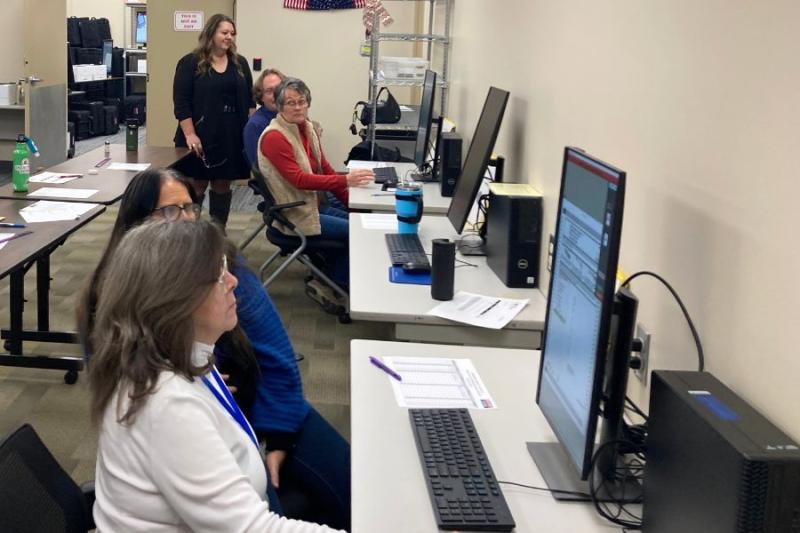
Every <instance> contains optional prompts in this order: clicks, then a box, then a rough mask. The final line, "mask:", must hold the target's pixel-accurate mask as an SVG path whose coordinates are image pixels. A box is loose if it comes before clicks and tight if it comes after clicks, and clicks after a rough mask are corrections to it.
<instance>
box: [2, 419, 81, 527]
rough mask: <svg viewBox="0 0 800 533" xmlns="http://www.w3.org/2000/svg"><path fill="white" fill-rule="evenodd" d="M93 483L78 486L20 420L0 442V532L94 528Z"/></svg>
mask: <svg viewBox="0 0 800 533" xmlns="http://www.w3.org/2000/svg"><path fill="white" fill-rule="evenodd" d="M93 504H94V483H93V482H92V483H88V484H85V485H84V486H83V487H78V485H76V484H75V482H74V481H72V479H71V478H70V477H69V475H68V474H67V473H66V472H65V471H64V469H62V468H61V466H60V465H59V464H58V462H57V461H56V460H55V458H54V457H53V455H52V454H51V453H50V451H48V449H47V447H46V446H45V445H44V443H43V442H42V441H41V439H39V436H38V435H37V434H36V432H35V431H34V430H33V428H32V427H31V426H30V424H25V425H23V426H21V427H20V428H19V429H17V430H16V431H14V433H12V434H11V435H10V436H9V437H7V438H6V439H5V440H4V441H3V442H2V443H0V531H20V532H21V531H25V532H32V533H35V532H50V531H59V532H61V531H63V532H65V533H78V532H80V533H84V532H86V531H89V530H90V529H94V527H95V525H94V520H93V518H92V505H93Z"/></svg>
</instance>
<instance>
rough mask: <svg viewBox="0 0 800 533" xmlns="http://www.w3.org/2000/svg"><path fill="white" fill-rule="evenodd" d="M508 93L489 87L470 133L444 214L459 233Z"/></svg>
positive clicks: (490, 147) (484, 172) (500, 121)
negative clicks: (464, 154)
mask: <svg viewBox="0 0 800 533" xmlns="http://www.w3.org/2000/svg"><path fill="white" fill-rule="evenodd" d="M508 96H509V93H508V91H504V90H502V89H498V88H497V87H490V88H489V94H487V95H486V101H485V102H484V104H483V110H482V111H481V116H480V118H479V119H478V124H477V126H475V133H473V134H472V142H470V144H469V151H468V152H467V157H466V158H465V159H464V166H463V167H461V175H460V176H459V178H458V181H457V182H456V189H455V191H454V193H453V200H452V201H451V202H450V207H449V208H448V210H447V218H448V219H450V223H451V224H453V227H454V228H455V229H456V231H457V232H458V233H461V232H462V231H463V229H464V224H465V223H466V222H467V217H468V216H469V212H470V210H471V209H472V205H473V204H474V203H475V197H476V196H477V195H478V190H480V187H481V182H482V181H483V176H484V175H485V174H486V167H487V166H488V165H489V158H490V157H491V155H492V150H493V149H494V143H495V141H496V140H497V133H498V132H499V131H500V124H501V123H502V121H503V113H504V112H505V110H506V103H507V102H508Z"/></svg>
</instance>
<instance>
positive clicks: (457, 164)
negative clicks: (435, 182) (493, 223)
mask: <svg viewBox="0 0 800 533" xmlns="http://www.w3.org/2000/svg"><path fill="white" fill-rule="evenodd" d="M462 145H463V141H462V139H461V136H460V135H459V134H458V133H456V132H454V131H449V132H447V133H442V140H441V148H440V151H441V154H440V155H441V160H440V162H439V164H440V165H441V166H440V179H441V189H442V196H447V197H451V196H453V193H454V192H455V190H456V182H457V181H458V177H459V176H460V175H461V146H462Z"/></svg>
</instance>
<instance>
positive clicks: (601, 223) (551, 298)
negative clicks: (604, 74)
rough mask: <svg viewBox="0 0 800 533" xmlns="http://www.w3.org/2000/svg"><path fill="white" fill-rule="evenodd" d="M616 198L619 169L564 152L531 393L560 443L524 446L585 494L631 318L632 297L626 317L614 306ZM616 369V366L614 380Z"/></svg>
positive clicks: (562, 483) (621, 383)
mask: <svg viewBox="0 0 800 533" xmlns="http://www.w3.org/2000/svg"><path fill="white" fill-rule="evenodd" d="M624 198H625V172H623V171H621V170H619V169H617V168H614V167H612V166H611V165H608V164H607V163H604V162H602V161H600V160H599V159H597V158H595V157H592V156H590V155H588V154H586V153H585V152H583V151H581V150H579V149H575V148H569V147H568V148H566V149H565V151H564V164H563V169H562V174H561V194H560V197H559V201H558V212H557V213H558V214H557V219H556V231H555V239H554V246H553V259H552V270H551V272H552V275H551V278H550V291H549V293H548V296H547V314H546V317H545V326H544V335H543V340H542V354H541V362H540V368H539V385H538V388H537V392H536V403H537V404H538V405H539V409H540V410H541V412H542V413H543V414H544V416H545V418H546V419H547V421H548V423H549V424H550V427H551V428H552V429H553V432H554V433H555V435H556V437H557V438H558V443H529V449H530V450H531V455H532V456H533V458H534V460H535V461H536V464H537V466H538V467H539V470H540V472H541V473H542V475H543V477H544V478H545V480H546V482H547V483H548V485H549V486H550V487H552V488H557V489H560V490H568V491H569V490H573V491H577V492H583V493H586V492H587V491H588V487H587V485H586V484H585V483H581V481H582V480H586V479H587V477H588V475H589V472H590V468H591V467H592V458H593V454H594V451H595V450H596V449H598V448H596V446H595V438H596V429H597V424H598V418H599V417H600V416H601V412H602V416H603V418H604V425H605V424H606V421H605V419H606V418H609V417H610V418H609V422H608V427H609V431H610V432H611V433H614V432H616V429H614V428H613V426H614V425H615V424H619V423H621V416H622V409H623V407H624V400H625V387H626V386H627V373H628V368H627V363H628V358H629V356H630V346H631V345H630V341H631V336H632V330H633V327H632V326H631V325H630V323H631V321H633V322H635V312H636V302H635V297H632V295H628V296H626V299H625V301H624V302H623V303H624V304H625V306H626V307H625V308H626V309H628V311H626V312H625V313H623V314H619V315H617V314H615V313H616V312H618V309H621V308H622V307H621V306H619V305H615V290H614V288H615V281H616V272H617V261H618V256H619V245H620V234H621V232H622V208H623V203H624ZM620 297H621V296H620V295H616V298H617V299H619V298H620ZM630 298H633V299H632V300H631V299H630ZM616 301H619V300H616ZM615 309H617V311H615ZM612 315H613V316H614V318H615V320H614V321H613V324H614V326H613V327H612ZM623 325H624V326H625V330H624V331H623V329H622V327H623ZM626 338H627V343H626V340H625V339H626ZM609 341H612V343H611V344H612V350H613V349H614V348H613V347H614V346H615V343H616V348H618V349H617V350H616V352H615V353H618V354H621V356H622V358H623V360H622V361H621V363H620V362H619V361H617V360H616V359H615V357H616V356H615V355H614V354H613V353H612V354H611V355H609ZM626 350H627V352H626ZM607 355H608V357H607ZM618 364H621V365H622V368H621V369H620V368H619V367H618V366H615V367H614V370H615V371H614V373H613V374H612V372H611V369H612V365H618ZM620 372H623V373H624V377H623V376H622V374H620ZM604 387H605V388H604ZM620 389H621V390H620ZM620 394H621V396H620ZM609 397H613V399H614V400H613V401H614V404H615V405H612V404H611V403H610V402H609V401H608V400H609ZM601 400H602V402H603V405H602V409H601ZM612 429H613V431H611V430H612ZM605 440H614V437H609V436H607V435H606V432H605V429H604V435H603V438H601V439H600V442H599V443H598V446H600V445H602V444H604V441H605ZM559 470H560V472H558V471H559ZM629 495H630V493H629ZM556 497H558V495H557V496H556ZM567 499H582V498H577V497H576V498H567Z"/></svg>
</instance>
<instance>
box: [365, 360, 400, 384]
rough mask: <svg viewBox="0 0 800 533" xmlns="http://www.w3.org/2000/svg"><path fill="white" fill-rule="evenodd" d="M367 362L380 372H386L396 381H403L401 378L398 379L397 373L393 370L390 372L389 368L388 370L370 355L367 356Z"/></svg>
mask: <svg viewBox="0 0 800 533" xmlns="http://www.w3.org/2000/svg"><path fill="white" fill-rule="evenodd" d="M369 362H370V363H372V364H373V365H375V366H377V367H378V368H380V369H381V370H383V371H384V372H386V373H387V374H389V375H390V376H392V377H393V378H394V379H396V380H397V381H403V378H401V377H400V374H398V373H397V372H395V371H394V370H392V369H391V368H389V367H388V366H386V365H385V364H383V363H382V362H381V360H380V359H378V358H377V357H373V356H371V355H370V356H369Z"/></svg>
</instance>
